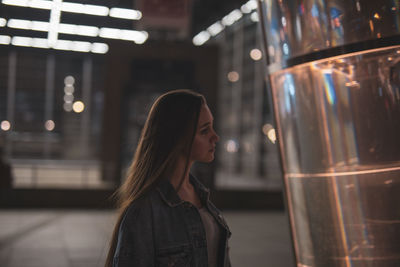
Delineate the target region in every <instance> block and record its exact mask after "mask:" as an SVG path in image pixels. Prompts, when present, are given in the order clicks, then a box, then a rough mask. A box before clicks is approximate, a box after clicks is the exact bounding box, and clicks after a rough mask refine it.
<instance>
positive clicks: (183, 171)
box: [170, 158, 192, 192]
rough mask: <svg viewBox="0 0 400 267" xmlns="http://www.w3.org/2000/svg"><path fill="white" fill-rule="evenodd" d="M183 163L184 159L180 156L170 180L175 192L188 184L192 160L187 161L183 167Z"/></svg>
mask: <svg viewBox="0 0 400 267" xmlns="http://www.w3.org/2000/svg"><path fill="white" fill-rule="evenodd" d="M185 165H186V159H185V158H180V159H179V160H178V162H177V164H176V167H175V170H174V172H173V174H172V177H171V180H170V182H171V184H172V185H173V186H174V188H175V190H176V191H177V192H179V191H180V189H181V188H187V187H188V186H190V181H189V172H190V168H191V167H192V162H189V163H188V166H187V168H185ZM182 179H183V180H182Z"/></svg>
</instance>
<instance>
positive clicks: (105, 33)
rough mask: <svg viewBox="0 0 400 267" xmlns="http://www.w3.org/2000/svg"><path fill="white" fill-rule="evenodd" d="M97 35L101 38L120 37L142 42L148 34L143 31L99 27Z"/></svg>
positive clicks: (138, 42)
mask: <svg viewBox="0 0 400 267" xmlns="http://www.w3.org/2000/svg"><path fill="white" fill-rule="evenodd" d="M99 36H100V37H103V38H110V39H120V40H126V41H133V42H135V43H137V44H143V43H144V42H145V41H146V40H147V39H148V37H149V34H148V33H147V32H145V31H134V30H120V29H114V28H101V29H100V32H99Z"/></svg>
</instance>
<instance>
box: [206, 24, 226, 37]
mask: <svg viewBox="0 0 400 267" xmlns="http://www.w3.org/2000/svg"><path fill="white" fill-rule="evenodd" d="M224 28H225V26H224V25H222V24H221V22H219V21H217V22H215V23H214V24H212V25H211V26H210V27H208V28H207V31H208V32H209V33H210V34H211V36H216V35H217V34H218V33H220V32H222V31H223V30H224Z"/></svg>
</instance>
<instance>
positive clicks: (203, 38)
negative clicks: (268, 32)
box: [192, 0, 258, 45]
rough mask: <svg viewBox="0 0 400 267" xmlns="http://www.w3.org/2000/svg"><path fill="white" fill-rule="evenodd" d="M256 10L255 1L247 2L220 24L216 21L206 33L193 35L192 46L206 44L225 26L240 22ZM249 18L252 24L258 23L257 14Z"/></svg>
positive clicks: (254, 13) (224, 18)
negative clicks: (245, 15)
mask: <svg viewBox="0 0 400 267" xmlns="http://www.w3.org/2000/svg"><path fill="white" fill-rule="evenodd" d="M255 9H257V1H256V0H249V1H247V3H246V4H244V5H242V6H241V8H240V10H239V9H235V10H233V11H231V12H230V13H229V14H228V15H226V16H225V17H223V18H222V20H221V22H220V21H218V22H216V23H214V24H212V25H211V26H210V27H208V28H207V31H202V32H199V33H198V34H197V35H195V36H194V37H193V39H192V42H193V44H194V45H203V44H204V43H205V42H207V41H208V40H209V39H210V37H211V36H216V35H217V34H219V33H220V32H221V31H223V30H224V29H225V26H230V25H232V24H233V23H235V22H236V21H238V20H240V19H241V18H242V17H243V13H244V14H249V13H251V12H252V11H253V10H255ZM250 18H251V20H252V21H253V22H257V21H258V14H257V12H253V13H252V14H251V15H250Z"/></svg>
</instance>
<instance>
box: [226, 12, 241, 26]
mask: <svg viewBox="0 0 400 267" xmlns="http://www.w3.org/2000/svg"><path fill="white" fill-rule="evenodd" d="M242 16H243V14H242V12H240V10H239V9H235V10H233V11H232V12H231V13H229V14H228V15H226V16H225V17H223V18H222V24H223V25H225V26H230V25H232V24H233V23H235V22H236V21H238V20H239V19H240V18H241V17H242Z"/></svg>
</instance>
